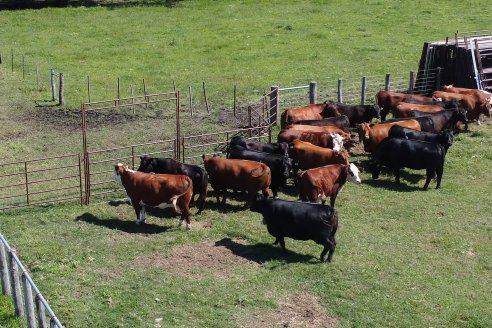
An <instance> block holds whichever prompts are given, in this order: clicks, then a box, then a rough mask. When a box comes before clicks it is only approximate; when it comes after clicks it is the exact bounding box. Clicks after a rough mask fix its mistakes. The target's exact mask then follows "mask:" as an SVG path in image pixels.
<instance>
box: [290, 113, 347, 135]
mask: <svg viewBox="0 0 492 328" xmlns="http://www.w3.org/2000/svg"><path fill="white" fill-rule="evenodd" d="M292 124H300V125H315V126H326V125H333V126H336V127H339V128H340V129H342V130H344V131H345V132H349V128H350V121H349V119H348V117H347V116H346V115H342V116H337V117H328V118H324V119H322V120H301V121H295V122H293V123H292Z"/></svg>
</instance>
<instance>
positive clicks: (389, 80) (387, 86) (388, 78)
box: [384, 73, 391, 91]
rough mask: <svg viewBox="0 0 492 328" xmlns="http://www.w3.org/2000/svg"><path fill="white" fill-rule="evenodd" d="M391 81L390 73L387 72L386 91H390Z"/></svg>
mask: <svg viewBox="0 0 492 328" xmlns="http://www.w3.org/2000/svg"><path fill="white" fill-rule="evenodd" d="M390 83H391V75H390V73H386V78H385V79H384V91H389V89H390Z"/></svg>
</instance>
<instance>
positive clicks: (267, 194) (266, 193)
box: [252, 188, 270, 200]
mask: <svg viewBox="0 0 492 328" xmlns="http://www.w3.org/2000/svg"><path fill="white" fill-rule="evenodd" d="M261 192H262V194H263V197H264V198H268V196H269V195H270V189H268V188H265V189H263V190H262V191H261ZM255 195H256V192H255V193H253V195H252V197H253V199H252V200H255V199H254V197H255Z"/></svg>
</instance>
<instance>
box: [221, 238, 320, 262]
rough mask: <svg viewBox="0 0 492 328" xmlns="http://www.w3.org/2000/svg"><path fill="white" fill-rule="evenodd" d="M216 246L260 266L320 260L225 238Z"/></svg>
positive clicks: (273, 246)
mask: <svg viewBox="0 0 492 328" xmlns="http://www.w3.org/2000/svg"><path fill="white" fill-rule="evenodd" d="M215 246H222V247H225V248H227V249H229V250H230V251H231V252H232V253H233V254H234V255H236V256H240V257H242V258H244V259H246V260H249V261H253V262H256V263H258V264H263V263H265V262H268V261H272V260H283V261H285V262H286V263H301V262H302V263H306V262H313V263H319V259H318V258H317V257H315V256H311V255H304V254H299V253H296V252H293V251H291V250H288V249H287V251H286V252H285V253H284V252H283V251H282V249H281V248H280V247H279V246H275V245H273V244H265V243H259V244H254V245H244V244H241V243H237V242H235V241H234V240H232V239H230V238H223V239H221V240H218V241H216V242H215ZM320 252H321V249H320Z"/></svg>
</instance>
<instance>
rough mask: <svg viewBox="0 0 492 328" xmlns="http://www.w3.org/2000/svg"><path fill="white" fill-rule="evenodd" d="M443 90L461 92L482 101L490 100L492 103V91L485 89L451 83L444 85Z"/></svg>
mask: <svg viewBox="0 0 492 328" xmlns="http://www.w3.org/2000/svg"><path fill="white" fill-rule="evenodd" d="M442 91H445V92H452V93H461V94H464V95H469V96H473V97H475V98H476V99H479V100H480V101H482V102H488V103H490V104H492V94H491V93H490V92H487V91H483V90H480V89H468V88H458V87H455V86H453V85H452V84H451V85H445V86H443V87H442Z"/></svg>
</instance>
